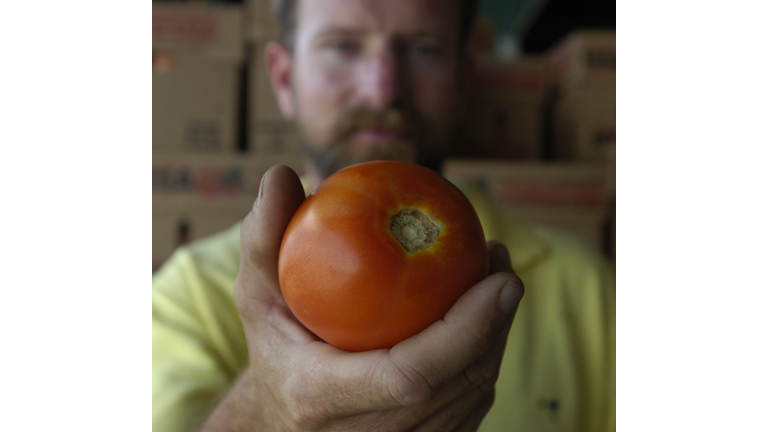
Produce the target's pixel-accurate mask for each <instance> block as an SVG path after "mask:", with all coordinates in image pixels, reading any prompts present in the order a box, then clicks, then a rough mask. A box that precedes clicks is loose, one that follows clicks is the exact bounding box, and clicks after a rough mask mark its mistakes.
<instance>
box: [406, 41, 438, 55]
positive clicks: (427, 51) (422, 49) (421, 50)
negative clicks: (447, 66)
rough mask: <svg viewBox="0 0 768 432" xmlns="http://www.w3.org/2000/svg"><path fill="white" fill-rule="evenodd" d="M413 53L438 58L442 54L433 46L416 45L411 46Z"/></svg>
mask: <svg viewBox="0 0 768 432" xmlns="http://www.w3.org/2000/svg"><path fill="white" fill-rule="evenodd" d="M411 52H412V53H414V54H418V55H420V56H437V55H438V54H440V48H439V47H438V46H436V45H431V44H425V43H414V44H411Z"/></svg>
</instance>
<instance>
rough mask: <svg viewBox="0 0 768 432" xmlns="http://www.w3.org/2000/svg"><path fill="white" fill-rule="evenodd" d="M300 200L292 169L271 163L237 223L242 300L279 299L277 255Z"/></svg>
mask: <svg viewBox="0 0 768 432" xmlns="http://www.w3.org/2000/svg"><path fill="white" fill-rule="evenodd" d="M303 201H304V188H303V187H302V185H301V181H300V180H299V177H298V176H297V175H296V173H295V172H294V171H293V170H292V169H290V168H288V167H287V166H285V165H275V166H273V167H272V168H270V169H269V170H268V171H267V172H266V173H264V176H263V177H262V178H261V185H260V186H259V195H258V198H256V201H255V202H254V204H253V208H252V209H251V211H250V212H249V213H248V215H247V216H246V217H245V219H244V220H243V223H242V225H241V227H240V271H239V273H238V275H237V279H238V280H237V283H236V287H237V290H239V291H240V292H238V293H237V294H238V296H239V297H243V302H242V303H243V304H253V302H258V303H269V304H273V303H274V302H275V301H276V300H277V301H282V294H281V292H280V285H279V283H278V277H277V258H278V255H279V252H280V242H281V241H282V238H283V234H284V233H285V228H286V227H287V226H288V223H289V222H290V220H291V217H293V214H294V213H295V212H296V209H297V208H298V207H299V205H300V204H301V203H302V202H303Z"/></svg>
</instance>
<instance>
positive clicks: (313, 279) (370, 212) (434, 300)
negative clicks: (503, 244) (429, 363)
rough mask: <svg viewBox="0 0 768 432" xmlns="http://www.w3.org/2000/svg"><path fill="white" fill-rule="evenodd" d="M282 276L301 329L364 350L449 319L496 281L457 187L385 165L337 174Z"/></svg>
mask: <svg viewBox="0 0 768 432" xmlns="http://www.w3.org/2000/svg"><path fill="white" fill-rule="evenodd" d="M430 243H432V244H431V245H429V244H430ZM407 248H411V249H413V250H412V251H408V250H407ZM278 268H279V278H280V287H281V289H282V292H283V296H284V297H285V301H286V302H287V303H288V306H289V307H290V309H291V311H292V312H293V313H294V315H295V316H296V318H297V319H298V320H299V321H300V322H301V323H302V324H304V325H305V326H306V327H307V328H308V329H309V330H311V331H312V332H314V333H315V334H316V335H317V336H318V337H320V338H322V339H323V340H325V341H326V342H328V343H330V344H331V345H334V346H336V347H338V348H341V349H344V350H347V351H365V350H371V349H378V348H390V347H392V346H394V345H395V344H397V343H398V342H401V341H403V340H405V339H407V338H409V337H411V336H413V335H415V334H417V333H419V332H420V331H422V330H424V329H425V328H427V327H428V326H429V325H431V324H432V323H434V322H435V321H437V320H439V319H441V318H442V317H443V316H444V315H445V313H446V312H447V311H448V309H450V308H451V306H453V304H454V303H455V302H456V300H458V298H459V297H461V295H462V294H464V292H465V291H466V290H467V289H469V288H471V287H472V286H473V285H474V284H475V283H477V282H479V281H480V280H481V279H483V278H484V277H486V276H487V275H488V251H487V249H486V245H485V236H484V234H483V229H482V227H481V225H480V220H479V219H478V217H477V214H476V213H475V210H474V208H473V207H472V204H470V202H469V200H468V199H467V198H466V197H465V196H464V194H462V193H461V191H459V189H458V188H456V187H455V186H454V185H453V184H451V183H450V182H449V181H447V180H446V179H444V178H443V177H442V176H440V175H439V174H437V173H436V172H434V171H432V170H430V169H427V168H424V167H421V166H419V165H414V164H409V163H403V162H389V161H377V162H367V163H362V164H357V165H353V166H350V167H347V168H345V169H342V170H340V171H338V172H337V173H336V174H334V175H332V176H331V177H329V178H328V179H327V180H326V181H325V182H323V184H322V185H320V187H318V188H317V190H315V191H314V192H313V193H312V194H310V195H309V196H308V197H307V199H306V200H305V201H304V202H303V203H302V205H301V206H300V207H299V209H298V210H297V211H296V213H295V214H294V216H293V218H292V219H291V222H290V223H289V224H288V227H287V229H286V231H285V235H284V237H283V241H282V245H281V248H280V257H279V262H278Z"/></svg>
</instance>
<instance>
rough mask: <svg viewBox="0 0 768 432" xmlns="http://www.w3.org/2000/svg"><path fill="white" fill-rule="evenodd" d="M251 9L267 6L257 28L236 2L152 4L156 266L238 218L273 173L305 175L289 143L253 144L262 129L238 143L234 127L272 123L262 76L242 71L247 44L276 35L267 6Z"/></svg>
mask: <svg viewBox="0 0 768 432" xmlns="http://www.w3.org/2000/svg"><path fill="white" fill-rule="evenodd" d="M257 3H258V4H257ZM254 4H257V5H259V6H261V7H265V8H266V9H264V10H263V11H262V13H264V14H266V15H265V20H260V21H259V23H258V25H257V26H254V25H253V23H254V21H253V20H252V18H253V17H254V12H253V10H252V9H249V8H245V9H243V8H242V7H239V6H235V5H223V6H222V5H205V4H188V3H185V4H160V5H158V4H156V5H154V6H153V70H154V73H153V95H152V96H153V167H152V204H153V205H152V219H153V220H152V225H153V232H152V237H153V244H152V261H153V262H152V266H153V269H154V268H157V267H158V266H159V265H160V264H161V263H162V262H164V260H166V259H167V258H168V257H169V256H170V255H171V253H172V252H173V250H174V249H175V248H176V247H177V246H179V245H181V244H184V243H186V242H189V241H192V240H196V239H199V238H201V237H204V236H207V235H210V234H214V233H216V232H218V231H221V230H223V229H226V228H227V227H229V226H231V225H232V224H234V223H236V222H238V221H239V220H241V219H242V218H243V217H244V216H245V215H246V214H247V213H248V211H250V209H251V206H252V205H253V202H254V200H255V199H256V195H257V193H258V185H259V182H260V180H261V177H262V175H263V173H264V172H266V170H267V169H269V168H270V167H271V166H273V165H275V164H278V163H282V164H286V165H288V166H290V167H291V168H293V169H294V170H295V171H297V172H298V173H299V174H301V172H302V171H303V170H302V168H303V166H302V163H301V161H300V158H299V157H298V155H296V154H290V153H288V152H286V151H283V150H284V149H285V148H288V147H289V146H288V145H276V144H274V145H272V149H276V151H267V150H265V149H267V148H268V147H269V146H267V145H265V144H262V145H256V143H257V142H260V138H259V137H260V136H263V135H264V128H261V129H258V128H256V129H251V130H250V131H249V132H252V133H251V135H250V136H251V138H255V141H252V142H250V143H247V144H248V145H246V146H242V145H238V141H239V138H240V137H238V127H237V126H238V123H239V122H241V121H245V122H246V123H247V124H248V127H251V126H257V125H258V124H259V122H260V121H262V120H264V118H265V116H266V118H275V116H279V112H278V111H277V109H276V106H275V104H274V101H273V98H272V95H271V90H269V87H268V84H269V83H268V80H266V79H265V78H266V74H262V75H251V76H248V77H247V80H250V81H251V82H249V81H246V82H242V76H241V75H242V68H243V67H244V66H248V65H250V64H252V63H254V57H252V56H249V55H248V54H249V53H250V51H249V44H248V43H247V41H248V40H249V39H248V38H249V37H253V36H254V34H257V35H258V36H259V40H265V39H266V38H268V37H271V36H270V35H273V34H275V29H276V26H272V27H270V26H271V25H272V24H270V22H272V23H273V21H271V11H270V9H269V2H268V1H263V2H255V3H254ZM266 18H268V19H266ZM256 29H258V32H256V33H254V32H255V31H256ZM258 67H260V68H265V67H264V64H263V63H262V62H259V64H258ZM251 70H252V71H253V72H256V70H257V68H256V67H253V68H251ZM240 84H246V87H245V88H243V87H241V86H240ZM265 85H266V87H265ZM264 88H266V89H268V90H269V92H268V93H267V92H265V91H264V90H263V89H264ZM246 89H248V91H250V90H252V89H253V90H256V89H259V93H260V95H262V97H263V99H261V100H260V101H258V102H256V103H255V106H253V107H251V108H255V109H250V112H251V113H255V112H257V113H260V115H257V116H255V117H253V118H250V117H246V118H241V117H239V116H240V115H241V114H242V111H241V109H240V107H239V106H238V102H240V98H241V95H242V93H243V92H245V91H246ZM245 96H247V97H249V98H252V97H253V94H248V95H245ZM249 102H253V101H249ZM270 102H271V105H270ZM270 116H271V117H270ZM262 123H263V121H262ZM253 131H258V132H260V133H253ZM243 147H245V148H243ZM278 147H280V149H277V148H278Z"/></svg>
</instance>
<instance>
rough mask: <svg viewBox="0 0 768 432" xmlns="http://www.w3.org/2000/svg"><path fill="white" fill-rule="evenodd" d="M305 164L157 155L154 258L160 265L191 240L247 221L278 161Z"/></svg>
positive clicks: (234, 157)
mask: <svg viewBox="0 0 768 432" xmlns="http://www.w3.org/2000/svg"><path fill="white" fill-rule="evenodd" d="M278 163H283V164H285V163H287V164H288V166H290V167H291V168H293V169H294V171H297V172H299V173H300V172H301V168H302V167H301V164H300V162H298V161H296V160H294V161H288V160H286V159H285V158H281V157H260V158H256V157H242V156H240V155H186V156H184V157H179V156H176V155H165V156H164V155H155V156H154V157H153V160H152V261H153V268H156V267H157V266H158V265H159V264H161V263H162V262H163V261H164V260H165V259H167V258H168V257H169V256H170V254H171V253H172V252H173V250H174V249H175V248H176V247H177V246H179V245H181V244H184V243H186V242H189V241H192V240H196V239H199V238H201V237H205V236H207V235H211V234H214V233H216V232H218V231H220V230H222V229H225V228H227V227H229V226H231V225H232V224H234V223H236V222H237V221H239V220H241V219H242V218H243V217H244V216H245V215H246V214H247V213H248V212H249V211H250V209H251V207H252V206H253V202H254V200H255V199H256V196H257V195H258V188H259V184H260V182H261V177H262V176H263V175H264V173H265V172H266V171H267V170H268V169H269V168H270V167H271V166H273V165H275V164H278Z"/></svg>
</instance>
